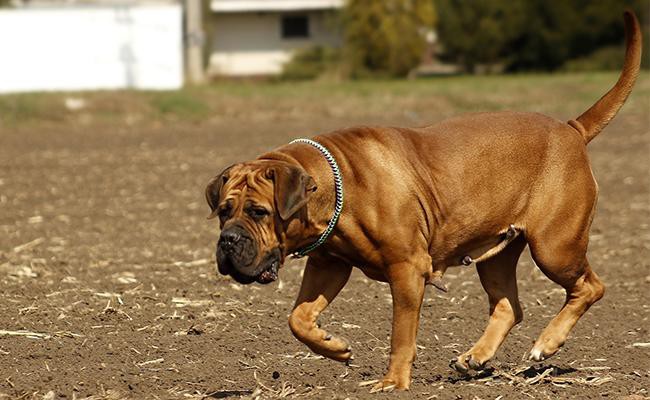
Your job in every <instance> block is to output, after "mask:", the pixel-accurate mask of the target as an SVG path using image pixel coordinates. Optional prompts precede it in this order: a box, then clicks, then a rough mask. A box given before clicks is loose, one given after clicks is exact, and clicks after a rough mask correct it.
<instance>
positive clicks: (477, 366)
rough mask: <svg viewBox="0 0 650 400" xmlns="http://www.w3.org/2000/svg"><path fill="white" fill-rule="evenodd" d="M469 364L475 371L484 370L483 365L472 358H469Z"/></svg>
mask: <svg viewBox="0 0 650 400" xmlns="http://www.w3.org/2000/svg"><path fill="white" fill-rule="evenodd" d="M467 364H468V365H469V367H470V368H471V369H473V370H475V371H480V370H482V369H483V364H481V363H479V362H477V361H476V360H474V359H473V358H472V357H469V360H468V361H467Z"/></svg>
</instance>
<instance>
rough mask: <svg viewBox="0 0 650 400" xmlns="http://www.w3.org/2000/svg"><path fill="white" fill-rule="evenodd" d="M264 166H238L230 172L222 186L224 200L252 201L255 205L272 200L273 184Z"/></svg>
mask: <svg viewBox="0 0 650 400" xmlns="http://www.w3.org/2000/svg"><path fill="white" fill-rule="evenodd" d="M266 170H267V168H266V166H264V165H260V164H248V163H247V164H239V165H236V166H234V167H233V168H232V169H231V171H230V177H229V178H228V181H226V183H225V184H224V187H223V193H224V200H226V201H228V200H229V199H231V200H237V201H238V202H241V201H245V200H247V199H253V200H254V201H255V202H256V203H261V202H271V201H272V200H273V182H272V181H271V180H270V179H269V178H268V177H267V175H266Z"/></svg>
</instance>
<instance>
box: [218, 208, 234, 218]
mask: <svg viewBox="0 0 650 400" xmlns="http://www.w3.org/2000/svg"><path fill="white" fill-rule="evenodd" d="M231 211H232V207H230V206H225V207H221V208H220V209H219V212H217V214H218V215H219V219H221V220H224V219H227V218H228V217H229V216H230V212H231Z"/></svg>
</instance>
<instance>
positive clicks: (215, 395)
mask: <svg viewBox="0 0 650 400" xmlns="http://www.w3.org/2000/svg"><path fill="white" fill-rule="evenodd" d="M251 394H253V391H252V390H218V391H216V392H212V393H209V394H207V395H205V397H204V399H227V398H229V397H241V396H250V395H251Z"/></svg>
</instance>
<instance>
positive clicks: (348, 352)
mask: <svg viewBox="0 0 650 400" xmlns="http://www.w3.org/2000/svg"><path fill="white" fill-rule="evenodd" d="M307 345H308V346H309V348H311V349H312V350H313V351H314V352H315V353H317V354H320V355H322V356H325V357H327V358H329V359H332V360H334V361H341V362H347V361H351V360H353V357H352V346H350V343H349V342H348V341H347V340H346V339H344V338H342V337H338V336H332V335H331V334H329V333H327V332H325V333H324V335H322V339H320V340H316V341H314V342H312V343H308V344H307Z"/></svg>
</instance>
